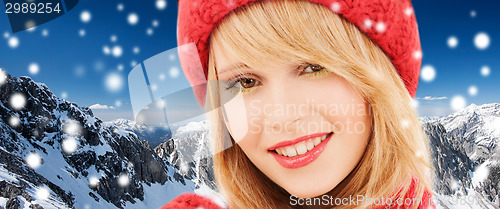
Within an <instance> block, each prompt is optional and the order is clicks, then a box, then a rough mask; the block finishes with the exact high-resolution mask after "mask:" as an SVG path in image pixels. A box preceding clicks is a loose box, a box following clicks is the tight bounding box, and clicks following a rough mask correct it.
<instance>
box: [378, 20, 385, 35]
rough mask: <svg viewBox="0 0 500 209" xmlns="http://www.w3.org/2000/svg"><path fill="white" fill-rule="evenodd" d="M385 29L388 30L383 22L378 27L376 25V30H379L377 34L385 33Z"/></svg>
mask: <svg viewBox="0 0 500 209" xmlns="http://www.w3.org/2000/svg"><path fill="white" fill-rule="evenodd" d="M385 29H386V26H385V23H383V22H378V23H377V25H375V30H377V32H379V33H383V32H385Z"/></svg>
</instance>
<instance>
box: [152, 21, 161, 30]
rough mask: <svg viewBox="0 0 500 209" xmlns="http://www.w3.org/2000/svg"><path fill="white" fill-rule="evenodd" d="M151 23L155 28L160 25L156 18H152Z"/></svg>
mask: <svg viewBox="0 0 500 209" xmlns="http://www.w3.org/2000/svg"><path fill="white" fill-rule="evenodd" d="M151 25H153V27H155V28H157V27H158V26H159V25H160V22H159V21H158V20H153V22H152V23H151Z"/></svg>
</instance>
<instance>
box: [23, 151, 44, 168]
mask: <svg viewBox="0 0 500 209" xmlns="http://www.w3.org/2000/svg"><path fill="white" fill-rule="evenodd" d="M26 164H28V166H29V167H30V168H32V169H37V168H38V167H40V165H42V157H40V155H39V154H38V153H36V152H30V153H29V154H28V156H26Z"/></svg>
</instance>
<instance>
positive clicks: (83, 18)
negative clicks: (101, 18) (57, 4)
mask: <svg viewBox="0 0 500 209" xmlns="http://www.w3.org/2000/svg"><path fill="white" fill-rule="evenodd" d="M91 19H92V15H91V14H90V12H89V11H87V10H85V11H83V12H82V13H80V20H81V21H82V22H83V23H88V22H90V20H91Z"/></svg>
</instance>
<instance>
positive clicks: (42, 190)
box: [35, 185, 50, 201]
mask: <svg viewBox="0 0 500 209" xmlns="http://www.w3.org/2000/svg"><path fill="white" fill-rule="evenodd" d="M35 196H36V198H37V199H39V200H42V201H47V200H48V199H49V197H50V190H49V188H47V186H45V185H44V186H42V187H39V188H38V189H36V194H35Z"/></svg>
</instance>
